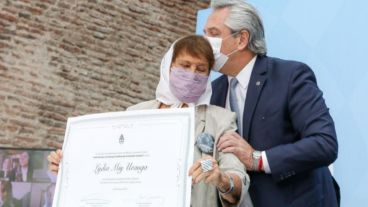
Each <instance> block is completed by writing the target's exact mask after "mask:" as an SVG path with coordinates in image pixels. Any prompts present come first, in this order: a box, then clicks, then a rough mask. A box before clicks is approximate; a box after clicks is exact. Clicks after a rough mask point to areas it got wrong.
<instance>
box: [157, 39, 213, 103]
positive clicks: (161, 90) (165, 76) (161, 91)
mask: <svg viewBox="0 0 368 207" xmlns="http://www.w3.org/2000/svg"><path fill="white" fill-rule="evenodd" d="M177 41H178V40H176V41H175V42H174V43H173V44H172V45H171V47H170V49H169V50H168V51H167V52H166V54H165V56H164V58H162V61H161V72H160V82H159V83H158V86H157V89H156V100H158V101H160V102H161V103H164V104H166V105H169V106H171V108H179V107H181V105H182V104H183V103H182V102H181V101H180V100H179V99H177V98H176V97H175V96H174V94H172V93H171V90H170V85H169V74H170V67H171V61H172V57H173V53H174V45H175V43H176V42H177ZM211 95H212V87H211V80H210V78H208V82H207V87H206V91H205V92H204V93H203V94H202V96H201V97H200V98H199V99H198V101H197V103H187V104H188V105H189V107H193V106H199V105H209V104H210V100H211Z"/></svg>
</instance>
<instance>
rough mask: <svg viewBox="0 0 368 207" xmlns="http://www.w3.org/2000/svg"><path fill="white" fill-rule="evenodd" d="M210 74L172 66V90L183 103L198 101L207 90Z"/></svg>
mask: <svg viewBox="0 0 368 207" xmlns="http://www.w3.org/2000/svg"><path fill="white" fill-rule="evenodd" d="M207 81H208V76H206V75H202V74H198V73H193V72H190V71H187V70H185V69H183V68H176V67H175V68H172V69H171V73H170V81H169V82H170V90H171V92H172V93H173V94H174V96H175V97H176V98H177V99H179V100H180V101H181V102H183V103H196V102H197V101H198V99H199V98H200V97H201V96H202V94H203V93H204V92H205V91H206V87H207Z"/></svg>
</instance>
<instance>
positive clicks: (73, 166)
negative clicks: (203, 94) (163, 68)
mask: <svg viewBox="0 0 368 207" xmlns="http://www.w3.org/2000/svg"><path fill="white" fill-rule="evenodd" d="M165 129H166V130H165ZM194 129H195V117H194V108H184V109H150V110H137V111H125V112H110V113H102V114H92V115H85V116H80V117H73V118H69V119H68V123H67V128H66V133H65V138H64V144H63V158H62V161H61V165H60V170H59V173H58V181H57V184H56V191H55V198H54V201H53V207H61V206H86V207H88V206H94V207H96V206H98V207H103V206H109V207H114V206H124V207H125V206H126V207H156V206H160V207H166V206H170V207H172V206H178V207H189V206H190V199H191V179H190V177H189V176H188V170H189V167H190V166H191V165H192V163H193V153H194V140H195V138H194ZM121 131H125V134H121V135H120V133H121ZM98 134H100V135H98ZM101 134H108V135H109V136H105V137H104V139H106V140H103V141H102V140H101V139H102V138H99V136H101ZM119 135H120V136H119ZM155 139H157V142H158V143H157V145H156V146H155V144H156V142H155V141H154V140H155ZM86 140H88V141H87V142H88V143H86V145H85V146H82V145H83V143H85V142H86ZM139 140H140V142H139ZM142 140H145V141H142ZM145 142H148V143H149V144H146V145H145ZM166 142H167V143H168V145H170V146H166ZM139 143H142V144H139ZM96 145H98V146H96ZM142 145H144V146H142ZM171 145H174V146H171ZM157 147H158V149H157ZM100 148H101V149H100ZM133 148H134V149H133ZM135 148H136V149H135ZM110 149H111V150H110ZM120 149H121V151H119V150H120ZM129 159H131V160H135V161H131V162H129V161H128V160H129ZM100 160H105V163H103V164H102V162H100ZM119 160H120V161H119ZM165 160H167V161H165ZM78 162H86V163H83V164H82V163H81V164H80V166H78V165H79V163H78ZM94 162H96V163H94ZM134 162H137V163H148V164H147V165H141V166H146V168H144V167H141V168H139V166H138V167H137V166H134V165H133V164H132V165H130V166H129V164H130V163H134ZM111 163H112V164H111ZM114 163H115V165H114ZM116 165H119V166H120V167H121V168H122V169H123V170H120V174H118V171H119V170H116V169H119V167H116ZM91 166H96V168H94V169H92V168H91ZM105 166H106V167H105ZM132 166H133V167H136V168H133V167H132ZM79 167H80V169H78V168H79ZM160 168H162V171H160ZM97 169H98V170H97ZM104 169H105V170H104ZM106 169H108V170H106ZM132 169H140V170H137V171H133V170H132ZM80 171H82V172H80ZM92 171H93V173H92ZM139 171H140V172H139ZM142 172H143V173H142ZM84 173H85V176H84ZM103 173H105V174H103ZM134 173H135V174H134ZM139 173H142V174H141V175H139ZM144 173H146V174H144ZM161 173H163V174H164V177H160V176H159V175H160V174H161ZM100 175H101V176H100ZM104 176H105V177H104ZM130 176H131V177H130ZM151 178H153V179H151ZM79 179H80V180H79ZM88 179H89V180H90V181H91V182H90V184H89V183H87V181H86V180H88ZM159 179H162V182H158V181H159ZM97 180H98V181H97ZM78 182H80V183H79V184H78ZM174 182H176V183H174ZM157 183H158V184H159V185H158V186H156V187H153V186H150V185H157ZM84 185H88V187H87V186H84ZM106 186H108V187H106ZM109 186H110V187H111V189H110V187H109ZM143 186H144V187H143ZM165 186H166V187H165ZM97 187H98V188H99V189H101V190H104V191H105V192H99V191H98V190H99V189H93V188H97ZM145 189H146V191H145ZM149 189H151V190H149ZM84 191H85V192H84ZM141 191H144V193H143V192H141ZM150 191H154V192H152V193H150ZM119 192H121V194H119ZM139 192H140V193H141V194H139ZM155 193H156V194H155ZM77 194H78V195H77ZM79 194H80V195H79ZM105 194H111V196H107V195H105ZM162 194H164V195H162ZM86 195H88V196H87V197H85V196H86ZM118 195H122V196H118ZM78 196H80V197H78ZM117 197H119V198H117ZM120 197H123V198H120ZM119 199H120V200H119ZM119 202H120V203H119Z"/></svg>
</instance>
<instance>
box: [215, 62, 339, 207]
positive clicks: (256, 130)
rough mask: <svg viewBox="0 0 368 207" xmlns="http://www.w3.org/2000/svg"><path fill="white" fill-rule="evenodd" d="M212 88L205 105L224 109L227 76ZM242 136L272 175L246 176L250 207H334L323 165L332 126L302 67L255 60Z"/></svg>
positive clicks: (332, 141) (332, 152)
mask: <svg viewBox="0 0 368 207" xmlns="http://www.w3.org/2000/svg"><path fill="white" fill-rule="evenodd" d="M257 82H258V83H257ZM212 88H213V94H212V98H211V104H214V105H218V106H222V107H225V102H226V95H227V91H228V79H227V77H226V76H221V77H219V78H218V79H216V80H215V81H214V82H213V84H212ZM242 136H243V137H244V139H246V140H247V141H248V142H249V143H250V145H251V146H252V147H253V148H254V149H256V150H260V151H263V150H265V151H266V154H267V159H268V162H269V165H270V168H271V172H272V174H265V173H254V172H250V177H251V186H250V188H249V192H250V195H251V198H252V201H253V203H254V206H255V207H287V206H290V207H291V206H293V207H294V206H295V207H304V206H313V207H317V206H321V207H322V206H323V207H335V206H337V196H336V192H335V189H334V184H333V178H332V176H331V174H330V171H329V170H328V167H327V166H328V165H329V164H331V163H332V162H333V161H334V160H335V159H336V158H337V151H338V145H337V139H336V133H335V127H334V122H333V120H332V118H331V116H330V114H329V110H328V108H327V106H326V104H325V101H324V99H323V97H322V92H321V91H320V90H319V88H318V86H317V83H316V78H315V76H314V73H313V71H312V70H311V69H310V68H309V67H308V66H307V65H305V64H303V63H300V62H294V61H286V60H281V59H277V58H271V57H267V56H258V58H257V60H256V63H255V65H254V68H253V72H252V75H251V79H250V82H249V86H248V92H247V98H246V102H245V107H244V114H243V135H242Z"/></svg>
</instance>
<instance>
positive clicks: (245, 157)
mask: <svg viewBox="0 0 368 207" xmlns="http://www.w3.org/2000/svg"><path fill="white" fill-rule="evenodd" d="M217 149H218V150H219V151H220V152H224V153H233V154H234V155H235V156H237V157H238V159H239V160H240V161H241V162H242V163H243V164H244V165H245V167H246V168H247V170H253V169H252V165H253V161H252V153H253V151H254V149H253V148H252V146H250V144H249V143H248V142H247V141H245V140H244V139H243V137H241V136H240V135H239V134H238V133H236V132H226V133H224V134H223V135H222V136H221V137H220V139H219V141H218V143H217Z"/></svg>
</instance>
